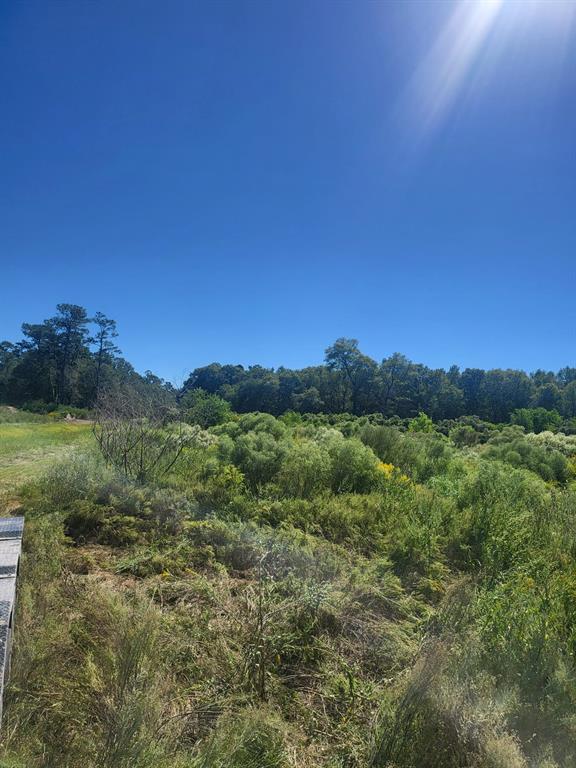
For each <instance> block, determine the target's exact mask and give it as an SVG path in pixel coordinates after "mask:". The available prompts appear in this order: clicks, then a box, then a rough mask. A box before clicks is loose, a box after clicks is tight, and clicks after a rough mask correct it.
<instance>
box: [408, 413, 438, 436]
mask: <svg viewBox="0 0 576 768" xmlns="http://www.w3.org/2000/svg"><path fill="white" fill-rule="evenodd" d="M408 431H409V432H434V422H433V421H432V419H431V418H430V416H427V415H426V414H425V413H423V412H422V411H420V413H419V414H418V416H416V418H415V419H412V420H411V421H410V423H409V424H408Z"/></svg>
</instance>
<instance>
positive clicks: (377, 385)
mask: <svg viewBox="0 0 576 768" xmlns="http://www.w3.org/2000/svg"><path fill="white" fill-rule="evenodd" d="M22 336H23V338H22V340H20V341H18V342H10V341H4V342H0V403H5V404H9V405H15V406H20V407H28V408H30V409H31V410H42V409H45V410H46V409H50V408H54V407H56V408H57V407H59V406H60V407H62V406H74V407H79V408H90V407H92V406H93V405H94V403H95V402H96V401H97V399H98V397H99V395H100V394H101V393H102V392H103V391H104V390H106V391H108V390H111V389H114V388H115V387H119V386H123V385H130V386H131V387H133V388H136V389H140V390H142V391H146V392H148V393H151V394H154V396H156V397H161V398H164V400H169V401H172V402H173V403H174V404H176V401H177V399H181V398H182V397H188V399H189V398H190V396H191V395H192V394H193V393H194V392H195V391H197V390H202V391H203V392H205V393H209V394H210V395H217V396H218V397H220V398H222V399H223V400H224V401H226V402H227V403H229V404H230V406H231V407H232V409H233V410H234V411H236V412H238V413H249V412H251V411H263V412H267V413H271V414H274V415H280V414H282V413H285V412H287V411H296V412H298V413H327V414H334V413H350V414H353V415H356V416H362V415H366V414H371V413H380V414H382V415H383V416H384V417H386V418H390V417H394V416H397V417H399V418H413V417H414V416H416V415H417V414H418V413H419V412H421V411H424V412H426V413H427V414H429V415H430V416H431V417H432V419H434V420H435V421H438V420H442V419H456V418H459V417H461V416H478V417H480V418H481V419H485V420H487V421H491V422H495V423H502V422H506V421H509V420H510V417H511V415H512V414H513V413H514V412H517V411H519V410H521V409H529V410H530V409H532V410H533V409H545V410H546V411H550V412H553V411H556V412H557V413H558V414H559V415H560V416H561V417H562V418H563V419H564V420H571V419H575V418H576V368H571V367H565V368H562V369H561V370H560V371H558V372H552V371H545V370H537V371H535V372H533V373H531V374H528V373H526V372H524V371H520V370H512V369H506V370H502V369H492V370H483V369H481V368H465V369H464V370H461V369H460V368H459V367H458V366H456V365H453V366H452V367H451V368H449V369H448V370H444V369H442V368H429V367H428V366H426V365H423V364H422V363H415V362H413V361H411V360H409V359H408V358H407V357H405V356H404V355H402V354H400V353H398V352H395V353H394V354H392V355H390V356H389V357H385V358H384V359H383V360H382V361H381V362H378V361H376V360H374V359H372V358H371V357H369V356H368V355H365V354H364V353H363V352H362V351H361V350H360V348H359V346H358V341H357V340H356V339H345V338H340V339H338V340H337V341H335V342H334V344H332V345H331V346H330V347H328V349H327V350H326V352H325V358H324V363H323V364H322V365H316V366H310V367H307V368H302V369H297V370H295V369H289V368H284V367H280V368H277V369H273V368H265V367H262V366H260V365H253V366H249V367H244V366H242V365H222V364H220V363H211V364H210V365H206V366H202V367H199V368H196V369H195V370H194V371H192V373H191V374H190V376H189V377H188V379H187V380H186V382H185V383H184V386H183V387H182V389H181V390H179V391H178V390H176V389H175V388H174V387H173V386H172V385H171V384H169V383H167V382H165V381H163V380H162V379H160V378H158V377H157V376H155V375H154V374H152V373H151V372H150V371H147V372H146V373H145V374H144V375H141V374H139V373H137V372H136V371H135V370H134V368H133V367H132V366H131V365H130V363H129V362H127V361H126V360H125V359H124V358H123V357H122V356H121V355H120V349H119V347H118V346H117V343H116V340H117V338H118V332H117V328H116V322H115V321H114V320H112V319H110V318H108V317H106V315H104V314H103V313H102V312H96V313H95V314H94V315H93V316H90V315H89V314H88V312H87V310H86V309H85V308H84V307H81V306H78V305H76V304H58V306H57V308H56V314H55V315H54V316H53V317H50V318H48V319H47V320H44V321H43V322H42V323H37V324H33V323H24V324H23V326H22ZM529 416H530V414H528V417H529Z"/></svg>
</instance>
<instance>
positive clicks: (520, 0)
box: [402, 0, 576, 139]
mask: <svg viewBox="0 0 576 768" xmlns="http://www.w3.org/2000/svg"><path fill="white" fill-rule="evenodd" d="M575 17H576V0H456V3H455V5H454V8H453V10H452V11H451V13H450V14H449V16H448V18H447V21H446V22H445V24H444V26H443V27H442V29H441V31H440V33H439V34H438V35H437V37H436V38H435V39H434V40H433V41H432V44H431V46H430V48H429V50H428V51H427V52H426V53H425V54H424V56H423V58H422V59H421V61H420V63H419V64H418V66H417V68H416V71H415V73H414V75H413V78H412V80H411V81H410V83H409V85H408V88H407V90H406V93H405V96H404V100H403V106H402V112H403V114H404V118H406V117H407V118H408V122H409V124H410V128H411V132H412V134H416V136H417V137H419V138H420V139H424V138H425V137H427V136H430V135H431V134H432V133H434V132H435V130H436V129H438V127H439V126H441V125H442V123H443V122H444V121H445V120H446V118H447V116H448V115H449V113H450V111H451V110H452V108H453V107H454V106H455V103H456V102H457V100H458V97H459V96H460V95H461V93H462V92H463V91H464V90H465V89H466V88H467V87H468V86H469V85H470V84H471V81H472V76H473V70H474V69H475V67H476V65H477V62H478V60H479V58H480V56H481V55H482V56H483V57H485V56H486V57H487V58H489V56H490V53H491V50H493V51H496V50H497V49H498V50H499V51H500V50H502V48H504V49H505V48H506V47H508V46H509V45H511V44H512V42H513V41H514V40H518V38H519V37H521V36H529V35H532V36H534V46H535V47H536V48H538V47H539V48H542V47H543V46H548V47H552V48H554V49H555V50H554V55H556V56H557V57H561V55H562V50H563V48H564V44H565V42H566V41H567V39H568V36H569V35H570V31H571V29H572V27H573V21H574V19H575ZM493 37H498V40H499V44H498V46H497V45H496V44H494V45H492V38H493ZM551 41H552V42H553V43H554V45H553V46H550V42H551Z"/></svg>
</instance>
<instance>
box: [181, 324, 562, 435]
mask: <svg viewBox="0 0 576 768" xmlns="http://www.w3.org/2000/svg"><path fill="white" fill-rule="evenodd" d="M195 389H202V390H204V391H206V392H209V393H211V394H215V395H218V396H220V397H221V398H223V399H224V400H226V401H228V402H229V403H230V404H231V406H232V408H233V409H234V410H235V411H237V412H239V413H248V412H250V411H265V412H268V413H272V414H274V415H279V414H282V413H285V412H286V411H289V410H292V411H296V412H299V413H351V414H353V415H356V416H362V415H366V414H371V413H381V414H383V415H384V416H385V417H392V416H398V417H400V418H413V417H414V416H416V415H417V414H418V413H419V412H421V411H424V412H426V413H427V414H429V415H430V416H431V417H432V418H433V419H434V420H435V421H437V420H442V419H456V418H459V417H460V416H467V415H468V416H479V417H480V418H482V419H485V420H487V421H491V422H497V423H500V422H506V421H508V420H509V419H510V416H511V415H512V413H514V412H515V411H518V410H519V409H545V410H547V411H557V412H558V414H560V415H561V416H563V417H564V418H565V419H572V418H574V417H576V368H569V367H565V368H562V369H561V370H560V371H558V372H557V373H554V372H551V371H544V370H537V371H535V372H534V373H531V374H527V373H526V372H524V371H520V370H512V369H506V370H502V369H493V370H483V369H481V368H465V369H464V370H460V368H459V367H458V366H456V365H453V366H452V367H451V368H449V369H448V370H447V371H446V370H444V369H441V368H429V367H428V366H426V365H423V364H422V363H415V362H412V361H411V360H409V359H408V358H407V357H405V356H404V355H402V354H400V353H398V352H395V353H394V354H392V355H390V356H389V357H385V358H384V359H383V360H382V361H381V362H377V361H376V360H373V359H372V358H370V357H368V356H367V355H365V354H364V353H363V352H362V351H361V350H360V349H359V347H358V341H357V340H356V339H344V338H341V339H338V340H337V341H336V342H335V343H334V344H333V345H332V346H330V347H328V349H327V350H326V353H325V359H324V364H323V365H318V366H311V367H308V368H302V369H300V370H291V369H289V368H283V367H280V368H278V369H271V368H263V367H262V366H259V365H254V366H250V367H249V368H244V367H243V366H241V365H221V364H220V363H212V364H210V365H207V366H204V367H201V368H196V369H195V370H194V371H193V372H192V373H191V375H190V376H189V378H188V379H187V381H186V382H185V383H184V387H183V390H182V391H183V392H184V393H186V392H189V391H190V390H195Z"/></svg>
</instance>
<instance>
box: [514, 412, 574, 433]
mask: <svg viewBox="0 0 576 768" xmlns="http://www.w3.org/2000/svg"><path fill="white" fill-rule="evenodd" d="M510 421H511V423H512V424H518V425H519V426H521V427H524V429H525V430H526V432H535V433H536V434H538V433H539V432H544V431H546V430H548V431H551V432H555V431H556V430H557V429H558V427H559V426H560V425H561V424H562V416H560V414H559V413H558V411H548V410H546V408H517V409H516V410H515V411H514V412H513V413H512V416H511V417H510Z"/></svg>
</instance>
